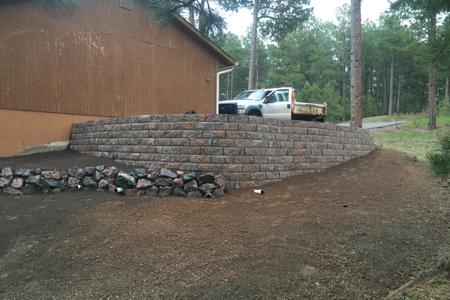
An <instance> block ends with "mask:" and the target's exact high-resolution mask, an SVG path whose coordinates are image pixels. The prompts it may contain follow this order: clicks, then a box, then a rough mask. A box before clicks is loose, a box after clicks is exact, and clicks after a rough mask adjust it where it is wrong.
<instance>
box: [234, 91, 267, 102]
mask: <svg viewBox="0 0 450 300" xmlns="http://www.w3.org/2000/svg"><path fill="white" fill-rule="evenodd" d="M266 94H267V92H266V91H244V92H242V93H240V94H239V95H237V96H236V97H235V98H234V100H256V101H259V100H262V99H263V98H264V97H265V96H266Z"/></svg>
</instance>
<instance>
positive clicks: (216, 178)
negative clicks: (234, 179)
mask: <svg viewBox="0 0 450 300" xmlns="http://www.w3.org/2000/svg"><path fill="white" fill-rule="evenodd" d="M214 183H215V184H216V185H217V186H218V187H219V188H225V186H226V184H227V182H226V180H225V178H224V177H223V176H222V175H216V176H214Z"/></svg>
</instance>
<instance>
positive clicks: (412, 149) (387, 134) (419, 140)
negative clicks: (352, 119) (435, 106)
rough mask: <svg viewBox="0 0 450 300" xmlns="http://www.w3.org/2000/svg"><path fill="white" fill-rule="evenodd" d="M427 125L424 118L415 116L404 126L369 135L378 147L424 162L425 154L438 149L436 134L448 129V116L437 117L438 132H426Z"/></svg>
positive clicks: (449, 126)
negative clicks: (414, 157)
mask: <svg viewBox="0 0 450 300" xmlns="http://www.w3.org/2000/svg"><path fill="white" fill-rule="evenodd" d="M408 117H409V116H408ZM403 120H405V119H403ZM427 124H428V120H427V119H426V118H424V117H422V116H417V115H416V117H415V118H413V119H409V120H408V122H406V123H405V124H402V125H399V126H395V127H388V128H384V129H374V130H371V133H372V136H373V138H374V140H375V144H376V145H377V146H378V147H381V148H385V149H393V150H397V151H401V152H405V153H407V154H409V155H412V156H416V157H417V158H418V159H419V160H422V161H425V159H426V154H427V152H428V151H430V150H433V149H437V148H438V147H439V142H438V133H439V132H440V130H449V129H450V116H440V117H438V119H437V124H438V130H434V131H429V130H427V129H426V127H427Z"/></svg>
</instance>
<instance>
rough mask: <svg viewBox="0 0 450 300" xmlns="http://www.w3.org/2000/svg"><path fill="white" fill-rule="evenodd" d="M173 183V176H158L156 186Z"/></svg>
mask: <svg viewBox="0 0 450 300" xmlns="http://www.w3.org/2000/svg"><path fill="white" fill-rule="evenodd" d="M172 183H173V180H172V179H171V178H157V179H156V180H155V185H156V186H171V185H172Z"/></svg>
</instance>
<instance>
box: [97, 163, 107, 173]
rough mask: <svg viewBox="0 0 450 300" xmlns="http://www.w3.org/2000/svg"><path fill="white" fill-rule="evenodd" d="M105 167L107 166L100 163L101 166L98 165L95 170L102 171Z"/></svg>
mask: <svg viewBox="0 0 450 300" xmlns="http://www.w3.org/2000/svg"><path fill="white" fill-rule="evenodd" d="M104 169H105V166H104V165H100V166H96V167H95V171H97V172H100V173H101V172H102V171H103V170H104Z"/></svg>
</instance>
